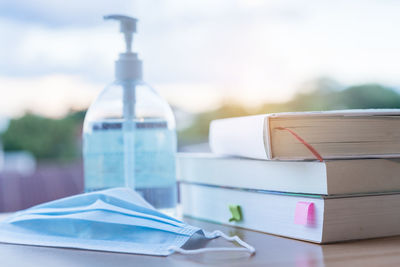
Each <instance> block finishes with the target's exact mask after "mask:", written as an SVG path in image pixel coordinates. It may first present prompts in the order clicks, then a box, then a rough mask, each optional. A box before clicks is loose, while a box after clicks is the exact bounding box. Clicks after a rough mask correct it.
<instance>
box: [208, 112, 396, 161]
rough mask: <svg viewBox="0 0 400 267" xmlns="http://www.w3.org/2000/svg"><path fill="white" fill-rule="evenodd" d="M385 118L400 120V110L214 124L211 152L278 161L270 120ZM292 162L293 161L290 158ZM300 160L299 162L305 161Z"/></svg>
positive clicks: (266, 116) (297, 115) (250, 118)
mask: <svg viewBox="0 0 400 267" xmlns="http://www.w3.org/2000/svg"><path fill="white" fill-rule="evenodd" d="M333 116H334V117H382V116H391V117H397V116H400V109H366V110H362V109H360V110H338V111H314V112H287V113H271V114H262V115H254V116H244V117H235V118H227V119H219V120H214V121H212V122H211V124H210V133H209V143H210V148H211V151H212V152H214V153H216V154H221V155H234V156H242V157H248V158H254V159H274V156H273V155H272V141H271V132H270V125H269V124H270V123H269V121H270V118H307V117H320V118H323V117H333ZM371 157H377V158H388V157H400V153H386V154H368V155H334V156H329V157H328V158H325V159H340V158H371ZM288 159H291V158H288ZM301 159H302V158H298V159H297V160H301Z"/></svg>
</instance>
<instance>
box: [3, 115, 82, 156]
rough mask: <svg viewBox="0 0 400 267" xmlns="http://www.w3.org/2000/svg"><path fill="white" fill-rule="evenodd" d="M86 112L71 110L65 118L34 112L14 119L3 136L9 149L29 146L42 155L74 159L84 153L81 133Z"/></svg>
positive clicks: (35, 154)
mask: <svg viewBox="0 0 400 267" xmlns="http://www.w3.org/2000/svg"><path fill="white" fill-rule="evenodd" d="M83 117H84V112H75V113H70V114H69V115H67V116H66V117H64V118H62V119H50V118H45V117H42V116H38V115H34V114H30V113H28V114H25V115H24V116H23V117H21V118H18V119H13V120H11V121H10V125H9V128H8V129H7V131H6V132H4V134H3V135H2V136H1V139H2V141H3V146H4V149H5V150H6V151H12V150H27V151H30V152H31V153H32V154H33V155H34V156H35V157H37V158H38V159H49V160H61V161H65V160H72V159H75V158H76V157H78V156H79V155H80V148H79V147H80V144H79V140H80V138H79V137H80V134H81V125H82V121H83Z"/></svg>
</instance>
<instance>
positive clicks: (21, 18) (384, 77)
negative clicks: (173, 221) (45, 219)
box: [0, 0, 400, 212]
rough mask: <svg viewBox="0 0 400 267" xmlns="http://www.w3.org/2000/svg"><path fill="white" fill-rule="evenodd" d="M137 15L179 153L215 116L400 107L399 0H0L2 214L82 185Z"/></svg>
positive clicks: (140, 41)
mask: <svg viewBox="0 0 400 267" xmlns="http://www.w3.org/2000/svg"><path fill="white" fill-rule="evenodd" d="M112 13H122V14H126V15H130V16H134V17H136V18H138V19H139V24H138V34H137V35H135V39H134V50H135V51H137V52H138V53H139V57H140V58H141V59H142V60H143V62H144V80H145V81H147V82H148V83H150V84H151V85H152V86H153V87H154V88H155V89H156V90H157V91H158V92H159V93H160V94H161V95H162V96H163V97H164V98H165V99H167V100H168V101H169V103H170V104H171V105H172V107H173V109H174V112H175V116H176V119H177V127H178V138H179V148H178V149H179V151H190V152H193V151H208V144H207V136H208V125H209V122H210V121H211V120H213V119H217V118H224V117H232V116H242V115H250V114H259V113H269V112H283V111H306V110H330V109H349V108H400V75H399V70H400V34H399V32H398V27H397V26H398V25H400V16H399V14H400V2H399V1H391V0H386V1H379V0H363V1H361V0H360V1H358V0H351V1H349V0H337V1H321V0H318V1H317V0H311V1H310V0H307V1H306V0H293V1H291V0H265V1H262V0H236V1H232V0H220V1H211V0H203V1H184V0H166V1H156V0H147V1H128V0H126V1H122V0H114V1H106V0H96V1H94V0H87V1H77V0H69V1H50V0H36V1H33V0H31V1H26V0H24V1H23V0H13V1H11V0H3V1H0V40H1V41H0V59H1V60H0V212H2V211H3V212H4V211H14V210H18V209H22V208H27V207H29V206H32V205H34V204H37V203H40V202H44V201H48V200H52V199H55V198H59V197H63V196H67V195H71V194H76V193H79V192H81V191H82V190H83V171H82V156H81V143H82V141H81V131H82V123H83V119H84V116H85V111H86V109H87V108H88V106H89V105H90V103H91V102H92V101H93V100H94V98H95V97H96V95H97V94H98V93H99V92H100V91H101V90H102V89H103V88H104V87H105V86H106V85H107V84H109V83H111V82H112V81H113V80H114V60H115V59H117V56H118V53H119V52H122V51H123V48H124V44H123V41H122V36H121V35H120V34H119V33H118V25H117V23H110V22H104V21H103V20H102V16H103V15H106V14H112Z"/></svg>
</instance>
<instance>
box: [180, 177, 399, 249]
mask: <svg viewBox="0 0 400 267" xmlns="http://www.w3.org/2000/svg"><path fill="white" fill-rule="evenodd" d="M180 192H181V202H182V208H183V214H184V215H186V216H190V217H194V218H197V219H203V220H208V221H212V222H217V223H222V224H227V225H233V226H237V227H243V228H246V229H250V230H256V231H261V232H265V233H270V234H275V235H280V236H285V237H291V238H296V239H301V240H306V241H311V242H315V243H331V242H339V241H348V240H356V239H367V238H376V237H387V236H394V235H400V227H399V223H400V213H399V212H398V210H400V194H381V195H362V196H342V197H321V196H307V195H299V194H271V193H265V192H257V191H249V190H234V189H227V188H221V187H215V186H203V185H196V184H190V183H181V184H180Z"/></svg>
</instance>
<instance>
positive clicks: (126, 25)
mask: <svg viewBox="0 0 400 267" xmlns="http://www.w3.org/2000/svg"><path fill="white" fill-rule="evenodd" d="M103 18H104V19H105V20H108V19H113V20H118V21H119V22H120V23H121V26H120V32H122V33H123V34H124V36H125V43H126V52H127V53H131V52H132V39H133V33H135V32H136V22H137V19H135V18H132V17H128V16H123V15H108V16H104V17H103Z"/></svg>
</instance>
